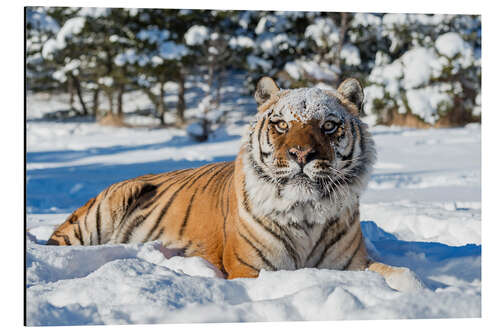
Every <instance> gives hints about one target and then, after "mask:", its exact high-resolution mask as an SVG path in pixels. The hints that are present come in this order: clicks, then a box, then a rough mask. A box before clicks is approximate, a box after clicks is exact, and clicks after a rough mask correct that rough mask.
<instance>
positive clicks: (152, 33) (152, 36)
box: [137, 27, 170, 44]
mask: <svg viewBox="0 0 500 333" xmlns="http://www.w3.org/2000/svg"><path fill="white" fill-rule="evenodd" d="M169 37H170V31H168V30H166V29H162V30H160V29H158V28H156V27H154V28H150V29H143V30H141V31H139V33H138V34H137V38H139V39H140V40H147V41H148V42H149V43H151V44H154V43H158V44H159V43H161V42H163V41H164V40H165V39H168V38H169Z"/></svg>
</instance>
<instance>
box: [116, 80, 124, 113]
mask: <svg viewBox="0 0 500 333" xmlns="http://www.w3.org/2000/svg"><path fill="white" fill-rule="evenodd" d="M124 92H125V86H124V85H120V86H119V87H118V96H117V99H118V101H117V110H116V112H117V114H118V115H119V116H121V115H123V94H124Z"/></svg>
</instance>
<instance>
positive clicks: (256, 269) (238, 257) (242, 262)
mask: <svg viewBox="0 0 500 333" xmlns="http://www.w3.org/2000/svg"><path fill="white" fill-rule="evenodd" d="M234 254H235V256H236V260H238V261H239V262H240V263H241V264H243V265H245V266H247V267H250V268H251V269H253V270H254V271H256V272H259V271H260V270H259V269H258V268H256V267H255V266H253V265H250V264H249V263H247V262H246V261H244V260H243V259H241V258H240V256H239V255H238V254H237V253H234Z"/></svg>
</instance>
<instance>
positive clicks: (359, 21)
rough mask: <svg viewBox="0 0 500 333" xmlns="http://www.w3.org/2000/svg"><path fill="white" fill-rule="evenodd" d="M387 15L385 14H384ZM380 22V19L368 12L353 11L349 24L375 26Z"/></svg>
mask: <svg viewBox="0 0 500 333" xmlns="http://www.w3.org/2000/svg"><path fill="white" fill-rule="evenodd" d="M386 15H387V14H386ZM380 24H382V19H381V18H380V17H378V16H376V15H373V14H369V13H355V14H354V17H353V18H352V21H351V25H352V26H353V27H365V28H366V27H370V28H373V27H376V26H379V25H380Z"/></svg>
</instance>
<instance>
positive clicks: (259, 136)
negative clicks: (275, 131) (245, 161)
mask: <svg viewBox="0 0 500 333" xmlns="http://www.w3.org/2000/svg"><path fill="white" fill-rule="evenodd" d="M265 122H266V119H264V120H262V121H261V122H260V127H259V130H258V134H257V142H258V143H259V159H260V162H261V163H262V164H265V163H264V156H263V155H262V143H261V142H260V139H261V137H262V129H263V128H264V123H265Z"/></svg>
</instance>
